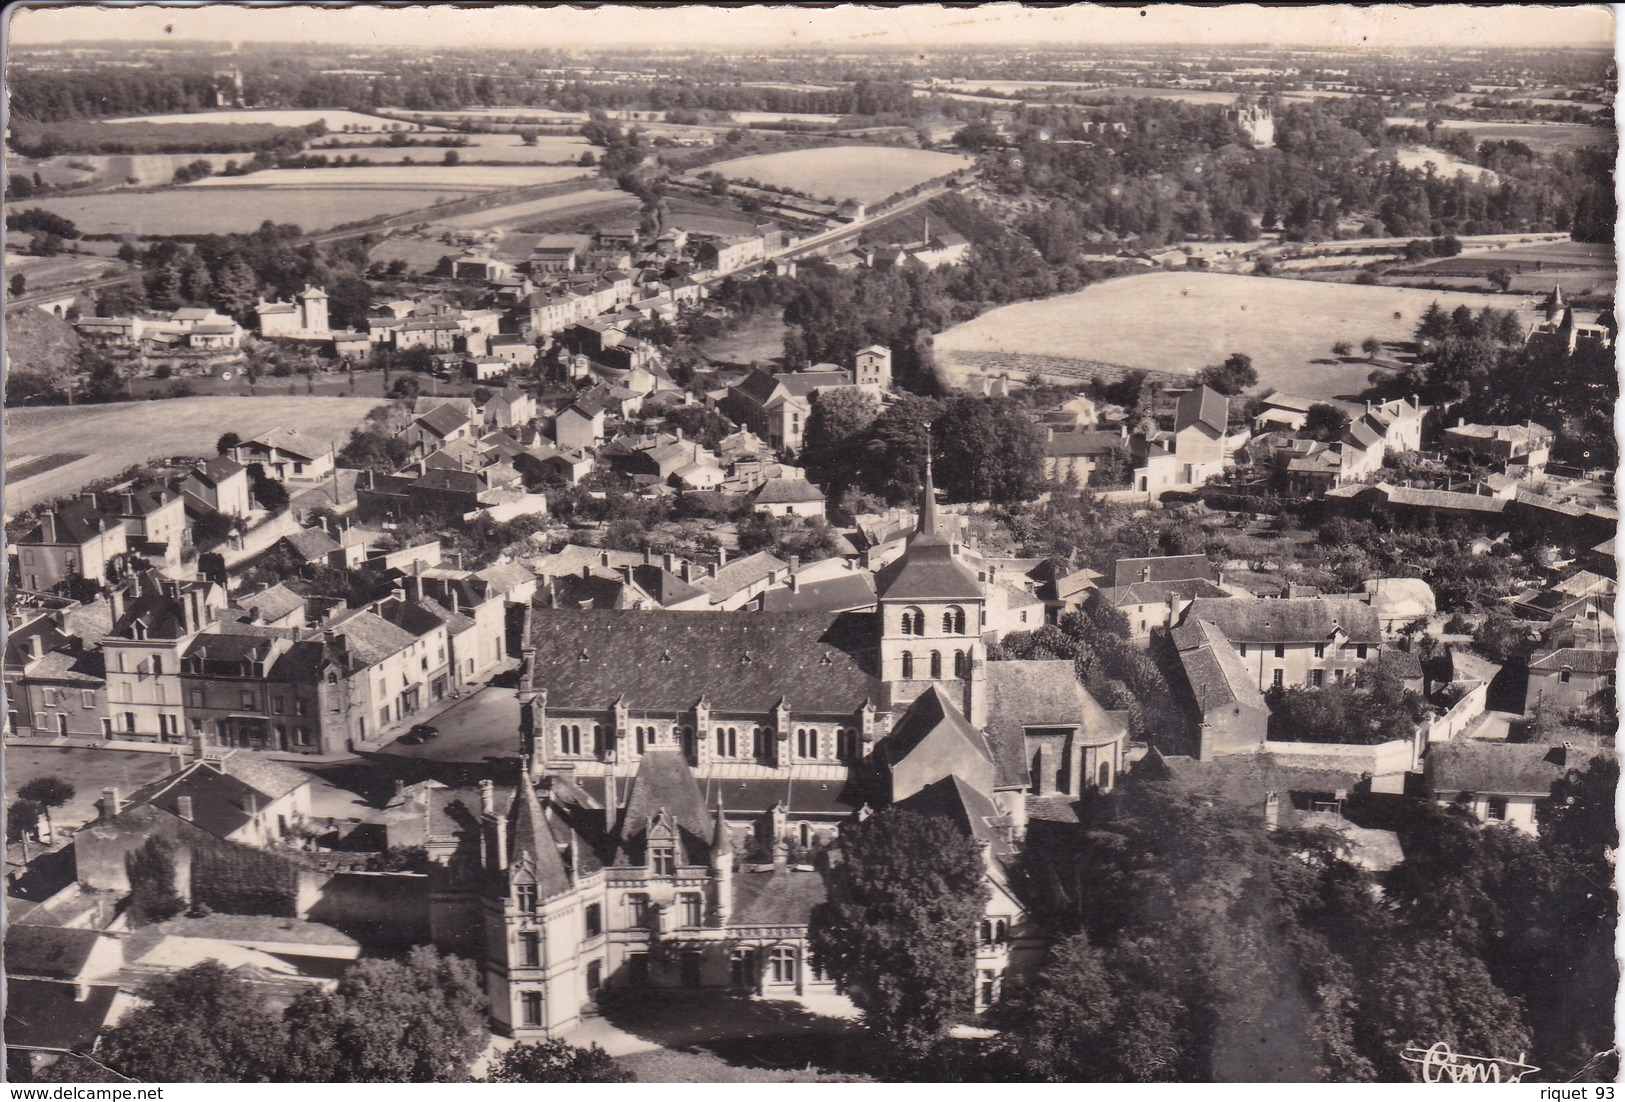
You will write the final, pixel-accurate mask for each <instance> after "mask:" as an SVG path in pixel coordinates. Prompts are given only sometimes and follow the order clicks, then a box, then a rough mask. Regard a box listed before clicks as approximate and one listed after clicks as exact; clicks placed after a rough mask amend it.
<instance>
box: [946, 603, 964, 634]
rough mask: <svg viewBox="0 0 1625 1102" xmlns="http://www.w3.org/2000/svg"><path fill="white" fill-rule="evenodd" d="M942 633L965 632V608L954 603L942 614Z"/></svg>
mask: <svg viewBox="0 0 1625 1102" xmlns="http://www.w3.org/2000/svg"><path fill="white" fill-rule="evenodd" d="M942 633H943V634H944V635H964V634H965V610H964V609H962V608H960V607H959V606H958V605H954V606H953V607H951V608H949V609H948V610H947V611H946V612H944V613H943V614H942Z"/></svg>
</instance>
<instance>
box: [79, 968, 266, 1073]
mask: <svg viewBox="0 0 1625 1102" xmlns="http://www.w3.org/2000/svg"><path fill="white" fill-rule="evenodd" d="M141 995H142V997H143V998H144V999H145V1000H146V1001H147V1002H148V1003H149V1004H150V1005H146V1006H142V1007H140V1008H139V1009H137V1010H133V1011H131V1012H130V1013H129V1014H127V1015H126V1016H125V1017H124V1018H123V1019H122V1020H120V1022H119V1024H118V1025H116V1026H114V1027H113V1028H112V1029H110V1030H108V1031H107V1033H106V1034H105V1035H104V1036H103V1037H102V1040H101V1043H100V1044H99V1045H98V1046H97V1048H96V1059H97V1061H98V1062H99V1063H101V1064H103V1065H105V1066H106V1067H107V1068H109V1069H111V1070H112V1071H113V1072H116V1073H117V1074H118V1075H121V1076H124V1077H126V1078H127V1079H133V1080H135V1081H137V1082H143V1083H269V1082H275V1081H284V1078H283V1073H282V1070H281V1069H282V1053H283V1049H284V1047H285V1033H284V1030H283V1027H282V1023H281V1022H280V1021H279V1020H278V1019H277V1018H276V1017H275V1016H273V1015H272V1014H270V1013H268V1012H267V1011H266V1010H265V1009H264V1008H263V1007H262V1006H261V1004H260V1000H259V997H258V996H257V995H256V994H255V993H254V989H253V988H252V987H250V986H249V985H248V984H247V983H246V982H244V981H243V980H242V979H240V978H238V977H237V976H235V975H233V974H232V973H231V972H230V971H228V970H227V969H226V967H225V965H223V964H221V963H220V962H219V961H215V960H206V961H204V962H203V963H201V964H195V965H193V966H192V967H190V968H187V969H184V970H182V971H180V972H176V973H175V974H174V975H170V976H160V977H159V978H157V979H154V980H153V981H152V982H151V983H149V984H147V986H146V987H145V988H143V989H142V991H141ZM70 1074H71V1072H70Z"/></svg>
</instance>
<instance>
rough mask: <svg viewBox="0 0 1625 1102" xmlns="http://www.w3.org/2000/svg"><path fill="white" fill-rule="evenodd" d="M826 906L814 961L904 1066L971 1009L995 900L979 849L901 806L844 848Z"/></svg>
mask: <svg viewBox="0 0 1625 1102" xmlns="http://www.w3.org/2000/svg"><path fill="white" fill-rule="evenodd" d="M842 851H843V858H844V859H843V860H842V862H841V864H840V865H839V866H838V867H837V868H836V869H835V870H834V872H833V877H834V882H833V884H832V886H831V893H830V900H829V902H827V903H822V904H819V906H818V907H816V908H815V909H814V910H813V914H812V925H811V930H810V933H809V943H810V945H811V948H812V954H813V960H814V961H815V962H816V963H817V964H818V967H819V968H821V969H822V970H823V972H824V973H825V974H826V975H829V976H831V977H832V978H834V980H835V982H836V984H837V985H838V988H839V989H840V990H842V991H844V992H846V993H847V994H848V995H850V996H851V998H852V1001H853V1002H855V1003H856V1004H857V1005H858V1007H859V1009H860V1010H862V1011H863V1021H864V1024H865V1025H866V1026H867V1027H868V1028H869V1029H871V1030H873V1031H874V1033H875V1035H876V1036H877V1037H878V1038H879V1039H881V1040H883V1041H884V1042H886V1043H887V1044H889V1045H891V1046H894V1048H895V1051H896V1052H897V1055H898V1056H899V1057H900V1058H901V1059H903V1060H905V1061H907V1060H914V1059H919V1058H921V1057H923V1056H925V1055H926V1054H927V1053H928V1052H929V1051H930V1050H931V1048H932V1047H933V1046H934V1045H935V1044H936V1042H937V1041H938V1040H939V1039H940V1038H941V1037H942V1036H943V1034H944V1033H945V1032H946V1031H947V1029H948V1027H949V1026H950V1025H952V1024H953V1022H954V1021H955V1020H956V1019H957V1018H958V1017H959V1016H960V1015H961V1014H963V1013H965V1012H966V1011H968V1010H969V1008H970V1002H971V994H972V992H973V989H974V984H975V978H976V976H975V961H976V931H977V926H978V923H979V922H980V921H981V918H982V915H983V913H984V912H985V909H986V906H987V901H988V898H989V894H990V893H989V889H988V886H987V873H986V869H985V868H984V867H983V864H982V858H981V854H980V851H979V850H978V849H977V846H976V844H975V843H974V842H973V841H972V840H971V839H970V838H969V837H968V836H966V835H965V834H964V833H962V832H961V831H960V830H959V829H958V828H957V827H955V826H954V825H953V824H952V823H950V822H949V821H947V820H946V819H940V818H928V817H926V816H923V815H917V814H915V813H913V812H911V811H906V810H902V809H900V808H895V807H891V808H887V809H886V810H884V811H881V812H880V813H879V814H876V815H873V816H871V817H870V818H869V819H868V820H867V821H866V822H864V823H863V824H862V825H861V826H859V827H858V828H857V829H856V830H855V831H854V832H853V833H852V834H851V836H850V838H849V839H848V840H846V841H845V842H844V843H843V845H842Z"/></svg>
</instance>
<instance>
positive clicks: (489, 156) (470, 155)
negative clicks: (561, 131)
mask: <svg viewBox="0 0 1625 1102" xmlns="http://www.w3.org/2000/svg"><path fill="white" fill-rule="evenodd" d="M463 136H464V137H466V138H467V139H468V144H467V145H464V146H457V147H455V148H454V149H453V152H455V153H456V154H457V157H458V159H459V160H460V161H462V162H463V163H465V164H467V163H470V162H490V163H492V164H516V165H563V164H575V163H577V162H578V161H580V160H581V155H582V154H583V153H586V152H587V151H588V150H591V149H592V146H590V145H588V144H587V139H585V138H568V137H558V136H554V135H547V134H544V135H542V136H540V137H538V138H537V139H536V144H535V145H526V144H525V143H524V142H523V141H521V140H520V138H519V135H517V134H465V135H463ZM331 140H332V139H330V138H323V139H322V140H321V141H320V142H318V143H316V144H315V145H312V146H310V147H309V148H308V149H306V152H307V153H320V154H321V155H323V156H325V157H327V158H328V159H329V160H345V161H348V160H349V159H350V158H351V157H355V158H357V159H358V160H362V161H365V162H367V163H368V164H391V165H398V164H400V163H401V158H402V157H410V158H412V161H413V162H414V163H416V164H425V163H429V164H432V163H434V162H436V161H438V160H440V159H441V158H443V157H445V155H446V149H447V148H451V147H445V148H443V147H441V146H434V145H419V146H398V145H368V146H362V147H360V148H354V147H352V148H344V147H339V148H330V147H329V146H328V145H327V144H326V143H327V142H329V141H331ZM339 140H341V141H342V140H343V139H342V138H340V139H339ZM596 155H597V154H596V153H594V156H596Z"/></svg>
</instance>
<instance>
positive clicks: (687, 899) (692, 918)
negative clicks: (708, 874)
mask: <svg viewBox="0 0 1625 1102" xmlns="http://www.w3.org/2000/svg"><path fill="white" fill-rule="evenodd" d="M677 899H678V902H679V903H681V904H682V908H683V909H682V916H683V925H684V926H703V925H705V896H703V895H701V894H700V893H699V892H684V893H683V894H682V895H680V896H678V897H677Z"/></svg>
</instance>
